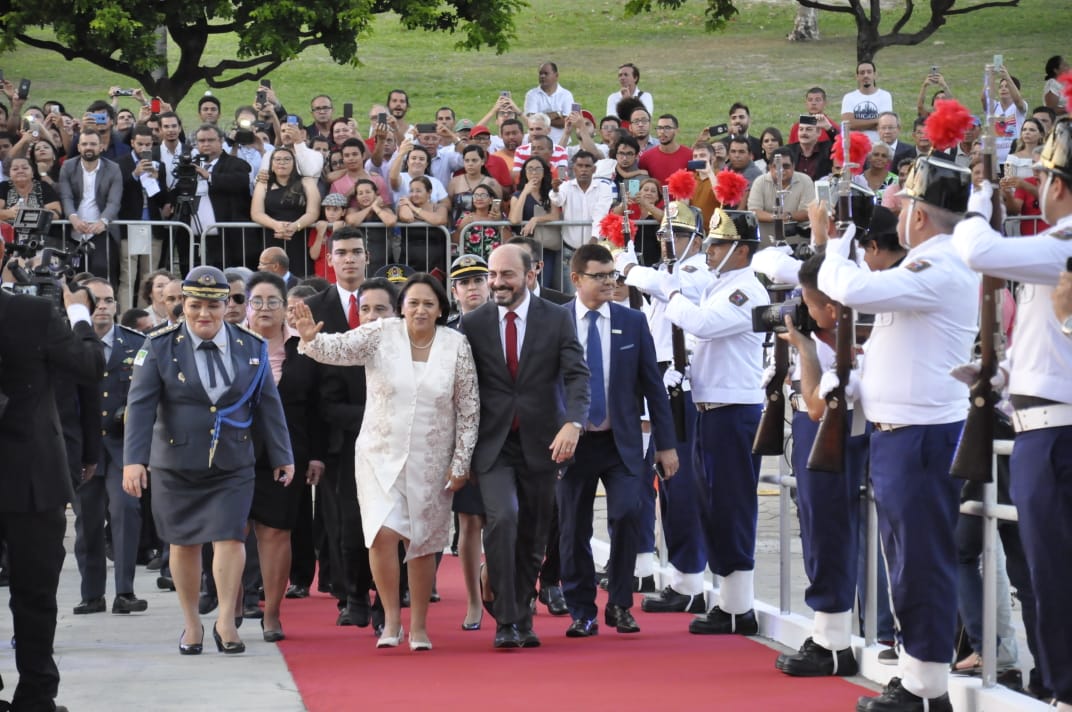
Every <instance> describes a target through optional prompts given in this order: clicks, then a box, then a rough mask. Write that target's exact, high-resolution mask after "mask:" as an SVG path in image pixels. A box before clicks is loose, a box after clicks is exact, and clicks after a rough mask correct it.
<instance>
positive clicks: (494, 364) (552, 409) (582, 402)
mask: <svg viewBox="0 0 1072 712" xmlns="http://www.w3.org/2000/svg"><path fill="white" fill-rule="evenodd" d="M528 298H529V300H530V304H529V313H528V321H527V323H526V325H525V338H524V341H523V342H522V344H521V358H520V359H519V360H518V374H517V381H514V380H513V379H512V378H510V371H509V370H507V368H506V354H505V353H504V352H503V346H502V341H501V340H500V337H499V307H498V305H497V304H495V302H493V301H492V302H488V303H487V304H485V305H484V306H482V307H480V308H478V309H476V310H474V311H471V312H469V313H468V314H466V315H465V316H463V317H462V318H461V330H462V331H463V332H465V334H466V336H468V337H469V345H470V346H471V347H472V349H473V359H474V360H475V361H476V372H477V379H478V381H479V383H480V434H479V436H478V437H477V441H476V449H475V451H474V452H473V462H472V467H473V470H474V471H476V472H477V474H479V473H481V472H487V471H488V470H489V469H491V467H492V465H494V464H495V459H496V458H497V457H498V456H499V453H500V452H501V451H502V448H503V443H505V442H506V436H507V435H509V433H510V425H511V423H513V420H514V416H515V415H516V416H517V417H518V419H519V421H520V428H519V431H520V436H521V449H522V453H523V455H524V458H525V463H526V465H527V467H528V468H529V469H530V470H532V471H536V472H540V471H547V470H553V469H555V468H556V467H558V464H557V463H555V462H554V461H553V460H552V459H551V451H550V450H549V449H548V448H549V447H550V445H551V441H552V440H554V438H555V434H556V433H557V432H558V430H559V428H561V427H562V426H563V425H564V424H565V423H570V422H577V423H583V422H584V421H585V420H586V419H587V417H588V403H589V393H588V366H587V365H585V362H584V352H583V351H582V349H581V345H580V343H579V342H578V341H577V330H576V328H575V327H574V324H573V315H572V314H571V313H569V312H568V311H566V310H565V309H562V308H560V307H558V306H555V305H554V304H552V303H551V302H549V301H547V300H545V299H541V298H540V297H537V296H536V295H534V294H531V293H530V294H529V295H528ZM559 384H561V386H562V389H561V390H560V389H559V388H557V387H556V386H557V385H559Z"/></svg>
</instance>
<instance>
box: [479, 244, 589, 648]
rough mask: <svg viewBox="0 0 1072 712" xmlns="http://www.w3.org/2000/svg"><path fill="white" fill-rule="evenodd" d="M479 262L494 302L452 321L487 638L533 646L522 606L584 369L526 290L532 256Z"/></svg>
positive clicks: (572, 435)
mask: <svg viewBox="0 0 1072 712" xmlns="http://www.w3.org/2000/svg"><path fill="white" fill-rule="evenodd" d="M488 269H489V271H488V279H489V283H490V284H491V291H492V297H493V299H494V301H493V302H489V303H487V304H485V305H484V306H482V307H480V308H479V309H477V310H475V311H472V312H470V313H469V314H466V315H465V316H463V317H462V320H461V329H462V331H464V332H465V333H466V335H467V336H468V337H469V343H470V346H471V347H472V349H473V358H474V360H475V361H476V369H477V376H478V378H479V381H480V435H479V437H478V439H477V443H476V450H475V451H474V453H473V462H472V470H473V474H474V475H475V476H476V477H477V479H478V481H479V482H480V494H481V496H482V498H483V501H484V509H485V511H486V512H487V525H486V526H485V528H484V549H485V551H486V552H487V562H488V580H489V583H490V586H491V589H492V591H493V593H494V596H495V603H494V613H495V620H496V622H497V626H496V631H495V643H494V644H495V647H496V648H517V647H522V646H525V647H536V646H538V645H539V644H540V641H539V638H537V637H536V635H535V634H534V633H533V632H532V613H531V610H530V608H529V605H530V601H531V600H532V592H533V590H534V589H535V585H536V576H537V573H538V571H539V568H540V562H541V561H543V557H544V549H545V547H546V545H547V532H548V524H549V522H550V518H551V512H552V508H553V503H554V496H555V482H556V481H557V479H556V478H557V474H558V471H559V469H560V466H561V465H562V464H563V463H565V462H566V461H568V460H569V459H570V458H572V457H573V454H574V450H575V448H576V446H577V440H578V438H579V437H580V435H581V432H582V431H583V429H584V424H583V423H584V421H585V419H586V418H587V416H588V401H589V394H588V368H587V366H585V363H584V352H583V351H582V350H581V346H580V344H579V343H578V341H577V334H576V328H575V327H574V325H573V319H572V317H571V315H570V313H569V312H568V311H566V310H565V309H561V308H559V307H556V306H555V305H553V304H551V303H550V302H548V301H546V300H544V299H540V298H539V297H537V296H535V295H534V294H532V293H531V292H530V291H529V289H528V287H527V283H528V282H527V280H529V279H531V278H532V276H533V264H532V260H531V258H530V257H529V255H528V253H527V252H525V250H523V249H522V248H521V247H519V246H517V245H502V246H500V247H498V248H496V249H495V251H494V252H492V253H491V260H490V261H489V264H488ZM554 384H561V386H562V387H561V388H556V387H554ZM552 408H553V410H552Z"/></svg>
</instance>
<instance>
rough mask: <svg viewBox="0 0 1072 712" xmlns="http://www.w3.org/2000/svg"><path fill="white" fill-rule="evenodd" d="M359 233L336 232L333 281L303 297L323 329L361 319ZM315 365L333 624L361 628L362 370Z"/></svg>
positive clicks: (364, 599) (366, 618)
mask: <svg viewBox="0 0 1072 712" xmlns="http://www.w3.org/2000/svg"><path fill="white" fill-rule="evenodd" d="M363 234H364V233H363V232H361V231H360V230H358V229H356V228H352V227H345V228H342V229H339V230H336V231H335V233H334V234H333V235H332V236H331V241H330V242H329V245H328V249H329V253H328V254H329V260H330V261H331V266H332V267H333V268H334V270H335V277H336V280H337V281H336V283H335V284H334V285H333V286H331V287H329V288H328V289H326V290H324V291H323V292H320V293H319V294H317V295H316V296H312V297H309V298H308V299H306V300H305V303H306V304H307V305H308V306H309V309H310V311H312V312H313V318H314V319H315V320H316V321H322V322H324V333H328V334H337V333H340V332H344V331H349V330H350V329H353V328H356V327H357V326H358V324H359V323H360V321H361V320H360V314H359V309H360V306H359V301H360V297H359V295H358V289H359V288H360V287H361V284H362V283H363V282H364V281H365V267H366V265H367V262H368V253H367V252H366V247H365V240H364V237H363ZM319 368H320V412H321V416H322V417H323V419H324V424H325V427H327V428H330V432H329V436H328V460H327V462H326V463H325V465H326V467H325V469H324V477H323V479H322V483H323V484H322V485H321V486H320V489H319V490H318V492H319V494H321V495H322V496H323V497H324V500H325V502H324V509H323V510H322V511H323V513H324V527H325V529H326V537H327V540H328V549H329V552H331V563H332V566H331V568H332V572H333V573H334V574H335V576H334V578H333V581H332V588H333V591H334V594H335V596H336V597H337V598H338V599H339V617H338V619H337V620H336V625H357V626H359V627H362V628H364V627H366V626H367V625H368V624H369V622H370V621H371V620H372V617H373V613H374V611H373V608H372V606H371V604H370V600H369V589H371V588H372V567H371V566H370V565H369V558H368V549H366V548H365V539H364V535H363V534H362V532H361V510H360V509H359V508H358V505H357V483H356V482H355V480H354V444H355V443H356V442H357V435H358V433H359V432H360V431H361V421H362V419H363V418H364V415H365V370H364V369H363V368H353V367H341V366H326V365H323V364H321V365H319ZM379 610H382V609H379ZM375 624H376V627H379V626H380V625H382V622H381V615H376V620H375ZM377 635H379V634H378V633H377Z"/></svg>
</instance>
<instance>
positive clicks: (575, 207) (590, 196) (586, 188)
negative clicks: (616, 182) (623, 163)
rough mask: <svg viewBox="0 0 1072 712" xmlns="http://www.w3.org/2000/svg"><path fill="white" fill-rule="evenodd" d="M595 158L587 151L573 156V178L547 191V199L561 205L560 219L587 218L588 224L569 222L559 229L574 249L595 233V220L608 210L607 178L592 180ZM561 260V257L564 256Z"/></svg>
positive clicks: (608, 190) (597, 232) (609, 185)
mask: <svg viewBox="0 0 1072 712" xmlns="http://www.w3.org/2000/svg"><path fill="white" fill-rule="evenodd" d="M595 170H596V160H595V156H593V155H592V154H591V153H589V152H588V151H578V152H577V153H576V154H575V155H574V156H573V179H572V180H568V181H566V182H564V183H562V184H561V185H559V186H558V188H557V189H555V190H552V191H551V202H552V203H553V204H555V205H557V206H559V207H560V208H562V219H563V220H567V221H570V222H573V221H578V220H586V221H591V225H590V226H589V225H570V226H567V227H563V228H562V240H563V242H565V243H566V245H568V246H569V247H571V248H573V249H577V248H578V247H580V246H581V245H583V244H585V243H586V242H589V241H590V240H591V238H592V237H594V236H596V235H598V234H599V221H600V220H602V219H603V218H604V217H605V216H606V214H607V212H608V211H609V210H610V205H611V203H612V202H613V200H614V192H613V189H612V188H611V184H610V181H607V180H604V179H602V178H599V179H597V180H592V175H593V174H594V173H595ZM564 259H565V258H564Z"/></svg>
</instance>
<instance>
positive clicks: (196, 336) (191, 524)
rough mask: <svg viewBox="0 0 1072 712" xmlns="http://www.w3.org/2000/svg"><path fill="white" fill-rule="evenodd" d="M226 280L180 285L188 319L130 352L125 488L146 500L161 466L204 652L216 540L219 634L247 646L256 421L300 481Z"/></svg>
mask: <svg viewBox="0 0 1072 712" xmlns="http://www.w3.org/2000/svg"><path fill="white" fill-rule="evenodd" d="M229 294H230V285H228V283H227V279H226V277H225V276H224V274H223V272H222V271H220V270H219V269H217V268H216V267H208V266H203V267H196V268H194V269H193V270H191V271H190V273H189V274H188V275H187V277H186V279H185V280H184V281H183V284H182V308H183V314H184V315H185V317H186V318H185V322H184V323H183V324H181V325H180V324H176V325H174V326H172V327H169V328H167V329H163V330H160V331H158V332H156V333H155V334H154V335H153V336H152V337H150V338H149V339H148V340H146V342H145V343H144V345H143V346H142V347H141V349H140V350H139V351H138V353H137V355H136V356H135V358H134V376H133V380H132V382H131V386H130V393H129V396H128V399H127V417H126V432H125V437H124V448H123V455H124V462H125V463H126V464H125V465H124V467H123V490H124V491H125V492H126V493H127V494H131V495H134V496H135V497H140V496H141V493H142V489H144V488H145V487H147V486H148V475H147V472H146V466H149V467H151V468H152V471H153V519H154V521H155V522H156V527H157V531H159V532H160V536H161V538H163V539H164V540H165V541H167V542H169V543H170V544H171V574H172V578H173V579H174V581H175V588H176V591H177V592H178V595H179V603H180V605H181V607H182V611H183V615H184V618H185V628H184V632H183V635H182V637H181V639H180V641H179V651H180V653H182V654H184V655H196V654H198V653H200V652H201V646H202V643H203V639H204V632H203V628H202V626H201V622H200V617H199V615H198V611H197V598H198V589H199V585H200V581H201V546H202V544H205V543H207V542H212V546H213V551H214V560H213V573H214V574H215V578H216V587H217V589H218V591H219V608H218V611H219V613H218V618H217V619H216V623H215V626H214V629H213V637H214V638H215V640H216V645H217V647H218V648H219V650H220V651H221V652H225V653H241V652H243V651H244V650H245V644H244V643H242V642H241V641H239V640H238V631H237V630H236V624H235V617H236V616H238V617H241V610H240V609H237V608H236V604H237V603H238V601H239V599H240V595H239V591H240V588H241V586H240V580H241V576H242V567H243V563H244V561H245V547H244V543H243V542H244V541H245V530H246V521H247V519H248V517H249V509H250V504H251V502H252V500H253V479H254V474H253V463H254V452H253V437H252V435H251V434H250V432H249V428H250V427H253V428H256V429H257V430H258V432H259V435H260V437H261V439H262V441H263V442H265V443H268V449H269V450H268V452H269V459H270V462H271V465H272V467H273V469H274V476H275V479H276V480H278V481H279V483H280V485H281V486H287V485H289V484H290V482H291V480H292V479H293V477H294V457H293V455H292V453H291V450H290V438H289V436H288V435H287V425H286V421H285V420H284V417H283V406H282V404H281V402H280V400H279V393H278V392H277V391H276V387H275V380H274V379H273V378H272V377H271V373H270V372H269V365H268V349H267V345H266V344H265V342H264V340H263V339H261V338H260V337H259V336H257V335H256V334H254V333H253V332H251V331H247V330H246V329H243V328H241V327H238V326H235V325H233V324H228V323H226V322H225V321H224V319H223V314H224V311H225V309H226V302H227V298H228V295H229Z"/></svg>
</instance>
